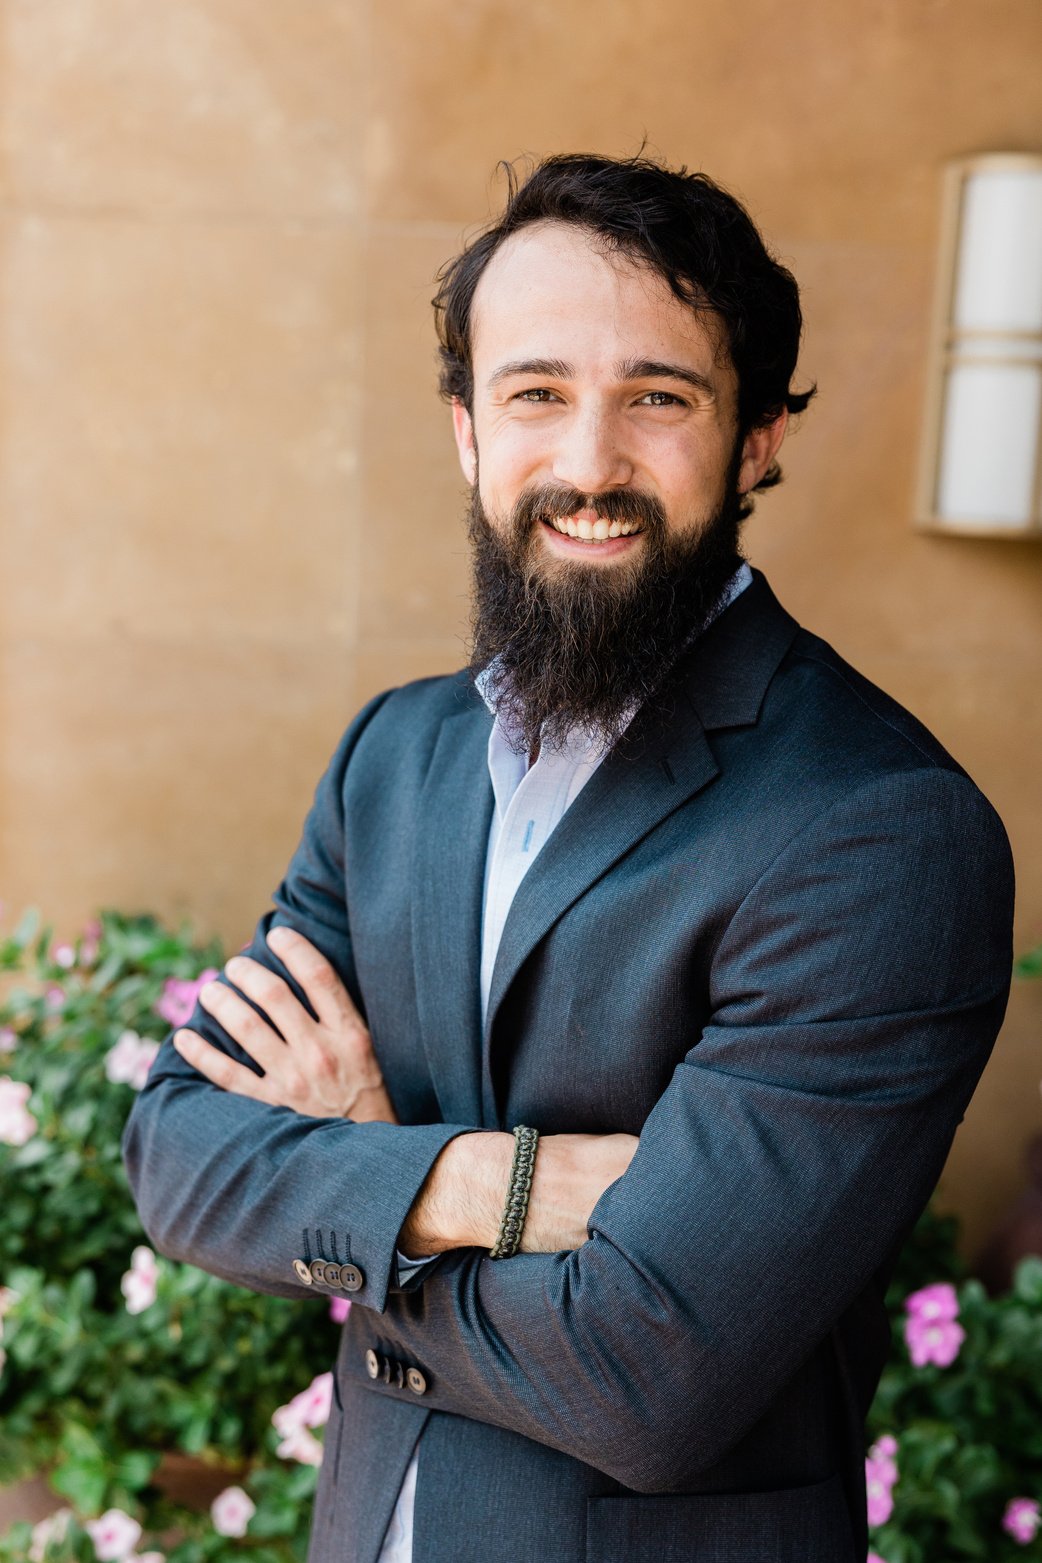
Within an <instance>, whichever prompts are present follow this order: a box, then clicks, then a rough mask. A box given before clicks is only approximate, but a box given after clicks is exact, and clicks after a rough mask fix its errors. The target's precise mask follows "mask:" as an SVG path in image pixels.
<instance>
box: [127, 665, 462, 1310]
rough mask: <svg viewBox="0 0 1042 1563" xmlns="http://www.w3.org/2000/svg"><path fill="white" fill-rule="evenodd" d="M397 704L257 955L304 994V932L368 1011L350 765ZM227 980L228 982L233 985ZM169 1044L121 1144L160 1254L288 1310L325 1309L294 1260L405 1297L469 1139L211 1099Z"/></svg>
mask: <svg viewBox="0 0 1042 1563" xmlns="http://www.w3.org/2000/svg"><path fill="white" fill-rule="evenodd" d="M385 698H386V696H379V697H377V699H376V700H374V701H372V702H371V703H370V704H369V705H368V706H367V707H365V709H364V710H363V711H362V712H360V714H359V715H358V716H357V717H356V719H355V721H354V722H353V723H352V724H351V726H350V727H349V728H348V729H347V731H346V733H345V734H344V736H343V738H342V739H341V741H340V743H339V745H338V746H337V749H336V752H335V753H334V755H333V758H332V760H331V761H330V764H329V766H328V768H327V770H326V772H325V774H324V776H323V777H322V779H321V781H320V782H319V784H318V787H317V790H316V792H315V798H314V803H313V806H312V808H311V810H310V812H309V814H308V816H307V819H306V821H305V824H304V829H303V834H302V838H301V842H300V845H299V846H298V848H297V850H296V852H295V853H294V855H293V859H292V861H291V862H290V865H289V868H288V870H287V872H286V875H285V878H284V879H283V881H282V883H281V884H280V885H279V887H278V889H277V890H276V892H275V894H274V896H273V898H272V899H273V901H274V904H275V910H274V911H271V912H268V913H266V914H265V915H264V916H263V917H262V918H261V919H260V921H259V923H258V924H257V928H256V931H255V933H254V936H253V942H252V944H251V946H250V948H249V952H248V953H249V954H250V955H251V956H252V957H253V959H254V960H256V961H260V962H261V963H262V964H263V965H265V966H268V967H269V968H270V969H272V970H275V971H278V972H279V974H280V975H281V976H283V977H285V978H286V979H287V980H288V981H289V982H290V984H291V986H292V987H293V988H294V991H295V993H296V995H297V997H298V998H299V999H300V1000H301V1002H304V1003H306V999H305V997H304V994H303V991H302V990H301V989H300V987H299V986H298V985H297V984H296V983H295V982H294V981H293V979H292V977H290V974H289V972H288V971H287V970H286V969H285V967H283V966H282V964H281V962H279V960H278V959H277V957H276V956H275V954H274V952H273V951H272V950H270V949H269V947H268V945H267V943H266V942H265V935H266V933H267V930H268V928H269V927H271V926H272V925H273V924H275V923H285V924H287V925H288V926H290V927H292V928H295V929H296V930H297V932H298V933H301V934H303V935H304V937H305V938H307V939H309V940H310V941H311V942H312V943H313V944H315V945H317V946H318V948H319V949H320V950H321V951H322V952H323V954H324V955H325V956H326V957H327V958H328V959H329V960H330V961H331V962H332V964H333V966H334V967H335V968H336V970H337V971H338V972H339V973H340V975H341V977H342V978H343V980H344V982H345V983H346V985H347V987H348V989H349V991H350V992H351V994H352V997H353V998H354V1000H355V1002H356V1003H357V1004H359V1006H360V1007H361V995H360V994H359V991H358V983H357V980H356V977H355V971H354V963H353V960H352V956H351V936H350V928H349V919H348V909H347V906H346V904H345V876H344V864H343V843H344V828H343V787H344V776H345V772H346V768H347V765H348V763H349V761H350V758H351V754H352V751H353V749H354V747H355V745H356V743H357V742H358V740H359V738H360V737H361V735H362V733H363V732H364V730H365V728H366V726H367V725H368V723H369V721H370V720H371V719H372V717H373V716H374V715H375V713H376V711H377V710H378V708H379V706H380V705H381V703H382V701H383V700H384V699H385ZM221 980H222V981H226V980H227V979H225V978H224V977H223V976H222V978H221ZM186 1024H188V1025H190V1026H191V1028H192V1029H193V1030H195V1031H198V1032H200V1033H201V1034H202V1035H203V1036H204V1037H205V1038H206V1039H207V1041H209V1042H211V1043H213V1044H214V1045H215V1046H217V1047H220V1048H223V1049H224V1051H225V1052H227V1053H229V1054H231V1055H232V1056H233V1057H234V1058H236V1059H237V1060H238V1061H239V1062H240V1063H244V1064H246V1065H247V1066H248V1067H250V1068H253V1069H254V1070H256V1072H257V1073H260V1071H259V1069H257V1066H256V1064H255V1063H254V1061H253V1060H252V1059H251V1058H250V1057H249V1055H248V1054H247V1053H245V1052H244V1051H243V1050H242V1049H241V1048H240V1047H239V1046H238V1044H237V1043H236V1042H234V1041H233V1040H232V1038H231V1037H229V1035H228V1034H227V1032H226V1031H225V1030H224V1029H223V1028H222V1027H221V1026H219V1025H218V1024H217V1022H216V1021H215V1020H214V1019H213V1017H212V1016H210V1015H208V1014H207V1013H206V1011H205V1010H203V1009H202V1008H201V1007H200V1006H198V1005H197V1006H196V1008H195V1010H194V1012H193V1014H192V1016H191V1019H190V1020H189V1021H188V1022H186ZM171 1036H172V1033H171V1034H170V1035H168V1036H167V1037H166V1039H165V1040H164V1042H163V1044H162V1046H161V1048H160V1051H159V1054H158V1056H157V1058H156V1061H155V1063H154V1064H153V1065H152V1068H151V1070H150V1071H149V1076H148V1081H147V1084H146V1085H145V1088H144V1090H143V1091H142V1092H141V1094H140V1095H139V1096H138V1098H137V1100H136V1101H135V1103H134V1106H133V1108H132V1110H131V1113H130V1116H129V1118H128V1120H127V1124H126V1127H125V1129H124V1133H123V1142H122V1149H123V1159H124V1162H125V1165H126V1169H127V1175H128V1177H129V1180H130V1186H131V1190H132V1192H133V1195H134V1199H135V1201H136V1203H137V1208H138V1213H139V1214H140V1216H141V1220H142V1224H143V1225H144V1228H145V1231H146V1233H147V1234H148V1236H149V1238H150V1240H151V1241H152V1243H153V1244H154V1246H155V1247H156V1248H157V1249H158V1250H159V1252H160V1253H162V1254H166V1255H168V1256H169V1257H170V1258H172V1259H181V1260H185V1261H187V1262H189V1263H191V1264H194V1265H198V1266H199V1267H200V1268H201V1269H203V1270H208V1271H210V1272H211V1273H212V1274H214V1275H219V1276H222V1277H223V1278H224V1279H225V1280H228V1281H234V1282H237V1283H238V1284H239V1285H242V1286H246V1287H249V1288H251V1289H252V1290H254V1291H258V1292H268V1293H271V1294H272V1295H273V1296H277V1297H300V1296H314V1288H313V1287H309V1286H308V1285H306V1284H304V1283H303V1282H302V1281H301V1280H300V1279H299V1278H298V1275H297V1273H296V1271H295V1270H294V1260H298V1259H303V1260H305V1261H306V1262H307V1261H309V1260H310V1259H312V1258H319V1257H322V1258H325V1259H338V1260H339V1261H340V1262H341V1263H348V1262H350V1263H352V1264H353V1265H354V1266H355V1267H356V1268H357V1269H358V1271H359V1272H360V1274H361V1286H360V1288H359V1289H358V1290H357V1291H355V1292H354V1296H355V1297H356V1299H357V1300H358V1301H360V1302H365V1303H367V1304H369V1305H370V1306H371V1307H375V1308H380V1307H382V1306H383V1305H384V1301H385V1299H386V1296H387V1290H388V1286H393V1285H395V1284H396V1275H395V1269H394V1261H395V1239H396V1237H397V1235H398V1231H399V1228H400V1227H401V1224H402V1222H403V1221H404V1219H405V1216H406V1214H407V1212H408V1210H409V1207H410V1205H411V1204H412V1202H413V1200H414V1198H415V1196H416V1194H417V1192H418V1190H419V1188H420V1185H421V1184H422V1183H423V1180H424V1178H425V1177H426V1175H427V1173H428V1171H429V1170H430V1167H431V1164H432V1163H433V1162H434V1160H435V1158H436V1157H437V1155H438V1153H439V1151H440V1150H441V1149H442V1147H443V1146H444V1145H445V1144H446V1143H447V1142H448V1141H449V1140H450V1139H452V1138H453V1136H454V1135H456V1134H458V1133H459V1132H460V1131H461V1129H462V1128H464V1127H465V1126H463V1125H458V1124H456V1125H453V1124H431V1125H420V1126H403V1125H397V1124H385V1123H353V1122H351V1121H350V1120H349V1119H343V1118H309V1117H304V1116H302V1115H300V1114H298V1113H295V1112H293V1111H292V1110H291V1109H290V1108H288V1107H271V1106H269V1105H268V1104H267V1103H264V1102H257V1101H254V1100H253V1099H252V1098H250V1097H246V1096H239V1095H235V1094H234V1093H232V1092H230V1091H224V1090H221V1089H220V1088H219V1087H217V1086H215V1085H213V1084H212V1083H211V1082H210V1081H209V1080H207V1079H206V1078H205V1077H204V1076H203V1075H201V1074H200V1073H199V1072H198V1071H197V1070H195V1069H194V1068H193V1067H192V1066H191V1065H190V1064H189V1063H188V1062H187V1061H186V1060H185V1059H183V1058H182V1057H181V1056H180V1054H179V1053H178V1052H177V1050H176V1048H175V1047H174V1046H173V1043H172V1041H171Z"/></svg>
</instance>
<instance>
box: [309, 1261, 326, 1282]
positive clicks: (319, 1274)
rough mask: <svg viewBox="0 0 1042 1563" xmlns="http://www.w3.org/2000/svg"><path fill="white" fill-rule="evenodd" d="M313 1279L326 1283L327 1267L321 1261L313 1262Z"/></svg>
mask: <svg viewBox="0 0 1042 1563" xmlns="http://www.w3.org/2000/svg"><path fill="white" fill-rule="evenodd" d="M311 1279H312V1280H313V1281H319V1282H324V1281H325V1279H326V1267H325V1264H324V1263H323V1261H322V1260H321V1259H313V1260H312V1261H311Z"/></svg>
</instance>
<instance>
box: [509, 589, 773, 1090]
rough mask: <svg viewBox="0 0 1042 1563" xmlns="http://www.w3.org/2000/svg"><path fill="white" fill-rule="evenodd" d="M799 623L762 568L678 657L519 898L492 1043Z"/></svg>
mask: <svg viewBox="0 0 1042 1563" xmlns="http://www.w3.org/2000/svg"><path fill="white" fill-rule="evenodd" d="M798 628H799V626H798V625H797V623H796V621H795V619H793V618H792V617H791V616H790V615H789V614H788V613H786V612H785V610H784V608H782V607H781V605H780V604H779V602H778V600H777V598H776V597H775V596H774V593H773V592H772V591H771V589H770V587H769V586H768V585H767V582H766V580H765V578H764V577H763V575H762V574H761V573H760V572H759V571H758V570H757V571H754V572H753V583H752V584H751V585H750V586H749V587H748V588H747V589H746V590H745V591H744V592H743V593H742V594H741V596H740V597H738V599H737V600H736V601H735V602H734V603H732V605H731V606H730V607H729V608H728V609H727V610H726V611H725V612H724V613H723V614H721V616H720V618H719V619H717V620H716V621H715V622H714V623H713V624H712V625H711V626H710V628H709V629H708V630H707V631H706V632H705V634H704V635H703V636H701V637H700V638H699V640H698V641H696V643H695V645H694V646H693V648H692V649H691V650H690V651H689V652H687V653H686V654H685V655H684V656H683V657H682V658H681V659H680V661H679V662H678V663H677V665H676V668H675V669H674V672H673V675H672V677H671V679H670V680H669V692H668V694H667V697H666V699H665V700H664V701H663V702H662V705H661V707H660V709H659V710H657V711H656V710H655V709H654V708H653V707H645V708H644V710H642V711H641V712H639V713H638V715H637V717H636V718H635V719H634V721H633V723H632V724H631V726H630V727H629V729H627V731H626V733H625V734H624V735H623V738H622V740H621V741H620V743H619V744H618V745H616V748H615V749H614V750H613V751H612V753H611V754H610V755H609V756H608V757H607V759H606V760H605V761H604V762H603V764H602V765H600V766H599V767H598V769H597V770H596V771H595V773H594V775H593V776H592V777H591V779H590V781H589V782H588V783H587V784H586V786H585V787H584V788H583V790H582V792H581V793H580V794H579V796H578V798H576V800H575V802H574V803H573V804H572V805H571V807H570V808H569V809H568V810H567V812H566V813H565V815H564V817H563V818H562V820H561V822H560V824H559V825H558V826H557V828H556V830H554V831H553V833H552V835H551V836H550V839H549V840H548V841H547V843H546V845H545V847H544V848H543V849H542V851H541V852H540V854H539V856H538V858H537V859H536V861H535V862H534V863H533V865H532V867H531V869H530V870H529V872H528V873H527V874H526V875H525V878H524V879H523V880H522V882H521V885H520V887H519V889H518V891H517V894H516V896H515V897H514V901H513V904H512V905H511V908H510V912H509V915H508V916H507V920H506V925H505V927H504V929H503V937H502V939H501V941H500V945H499V952H498V955H497V957H496V964H495V969H494V971H493V973H492V987H491V991H490V994H489V1004H488V1014H487V1017H486V1022H485V1033H484V1049H483V1052H484V1058H485V1067H484V1070H483V1076H484V1081H485V1097H486V1111H488V1105H489V1101H490V1100H491V1098H490V1085H489V1080H490V1073H489V1065H488V1049H489V1041H490V1038H491V1036H492V1029H493V1026H494V1024H495V1019H496V1013H497V1011H498V1009H499V1006H500V1004H501V1003H502V1001H503V999H504V997H505V995H506V993H507V991H508V989H509V987H510V985H511V983H512V982H513V981H514V978H515V977H516V976H517V974H518V972H519V971H520V969H521V967H522V965H523V964H524V962H525V961H526V960H527V958H528V956H529V955H530V954H531V953H532V951H533V950H534V949H535V947H536V945H537V944H538V943H539V941H540V940H541V939H543V938H545V936H546V934H547V933H548V932H549V931H550V929H551V928H552V927H553V925H554V923H555V922H556V921H557V919H558V918H559V917H560V916H561V915H562V914H563V913H564V912H565V911H567V909H568V907H569V906H571V905H572V904H573V902H575V901H577V900H578V899H579V897H580V896H581V895H583V894H584V893H585V892H586V891H587V890H588V889H589V888H590V886H591V885H592V884H593V883H594V882H595V881H596V880H597V879H599V878H600V877H601V875H602V874H604V873H606V872H607V871H608V869H610V868H611V867H612V865H613V864H615V863H617V862H618V861H619V859H620V858H621V857H623V856H624V854H625V853H626V852H628V851H629V850H630V848H631V847H633V846H634V845H635V843H636V842H638V841H639V840H640V839H641V838H642V837H643V836H645V835H647V833H648V832H649V831H650V830H652V829H653V828H654V827H655V826H656V825H658V824H659V823H660V822H661V821H662V820H663V819H665V818H666V816H667V815H668V814H671V813H672V812H673V810H674V809H676V808H679V807H680V805H681V804H682V803H685V802H686V801H687V800H688V799H689V798H691V797H693V796H694V795H695V794H696V793H698V792H699V791H701V789H702V788H703V787H705V786H706V785H707V784H708V783H709V782H711V781H712V780H713V778H714V777H715V776H716V774H717V769H718V767H717V763H716V759H715V757H714V754H713V750H712V748H711V747H710V744H709V741H708V739H707V737H706V733H707V732H710V731H712V730H714V729H716V728H723V727H740V726H748V725H749V724H751V723H754V722H755V721H756V720H757V719H758V717H759V713H760V707H761V705H762V703H763V698H764V695H765V694H766V691H767V686H768V684H769V683H770V680H771V678H772V677H773V676H774V673H775V671H776V669H777V667H778V664H779V662H780V661H781V659H782V657H783V656H784V655H785V652H786V651H787V650H788V648H789V646H790V645H791V644H792V641H793V638H794V637H795V635H796V634H797V631H798Z"/></svg>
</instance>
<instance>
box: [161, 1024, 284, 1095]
mask: <svg viewBox="0 0 1042 1563" xmlns="http://www.w3.org/2000/svg"><path fill="white" fill-rule="evenodd" d="M171 1041H172V1042H173V1044H174V1046H175V1047H176V1049H177V1051H178V1052H179V1053H180V1055H181V1057H182V1058H183V1059H185V1060H186V1061H187V1062H188V1063H189V1064H191V1066H192V1068H193V1069H198V1071H199V1073H200V1074H201V1075H205V1076H206V1078H207V1080H211V1081H212V1082H213V1084H214V1085H219V1086H220V1088H221V1090H222V1091H234V1092H235V1094H236V1096H252V1097H253V1098H254V1100H255V1101H258V1102H266V1101H269V1100H270V1096H271V1093H270V1088H269V1086H268V1083H267V1081H266V1080H265V1079H264V1078H263V1077H262V1076H261V1075H255V1074H254V1072H253V1070H252V1069H248V1068H247V1067H246V1065H245V1064H237V1063H236V1062H235V1060H234V1058H229V1057H228V1055H227V1053H222V1052H221V1049H220V1048H219V1047H214V1046H213V1044H212V1043H210V1042H207V1041H206V1040H205V1039H204V1038H203V1037H201V1036H199V1034H198V1033H197V1032H195V1031H188V1030H187V1029H185V1030H181V1031H175V1032H174V1035H173V1037H172V1038H171Z"/></svg>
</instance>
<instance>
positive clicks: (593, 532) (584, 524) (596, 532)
mask: <svg viewBox="0 0 1042 1563" xmlns="http://www.w3.org/2000/svg"><path fill="white" fill-rule="evenodd" d="M550 524H551V525H552V527H553V529H554V531H555V532H560V533H562V535H563V536H565V537H576V538H579V539H580V541H582V542H584V543H604V542H607V540H608V538H609V537H630V536H632V534H633V533H634V532H639V531H640V527H639V526H636V525H635V524H634V522H632V521H610V522H609V521H606V520H605V519H604V517H603V516H598V518H597V520H596V521H589V520H587V519H586V518H585V517H584V518H583V519H582V520H581V521H576V520H575V518H574V517H573V516H551V517H550Z"/></svg>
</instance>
